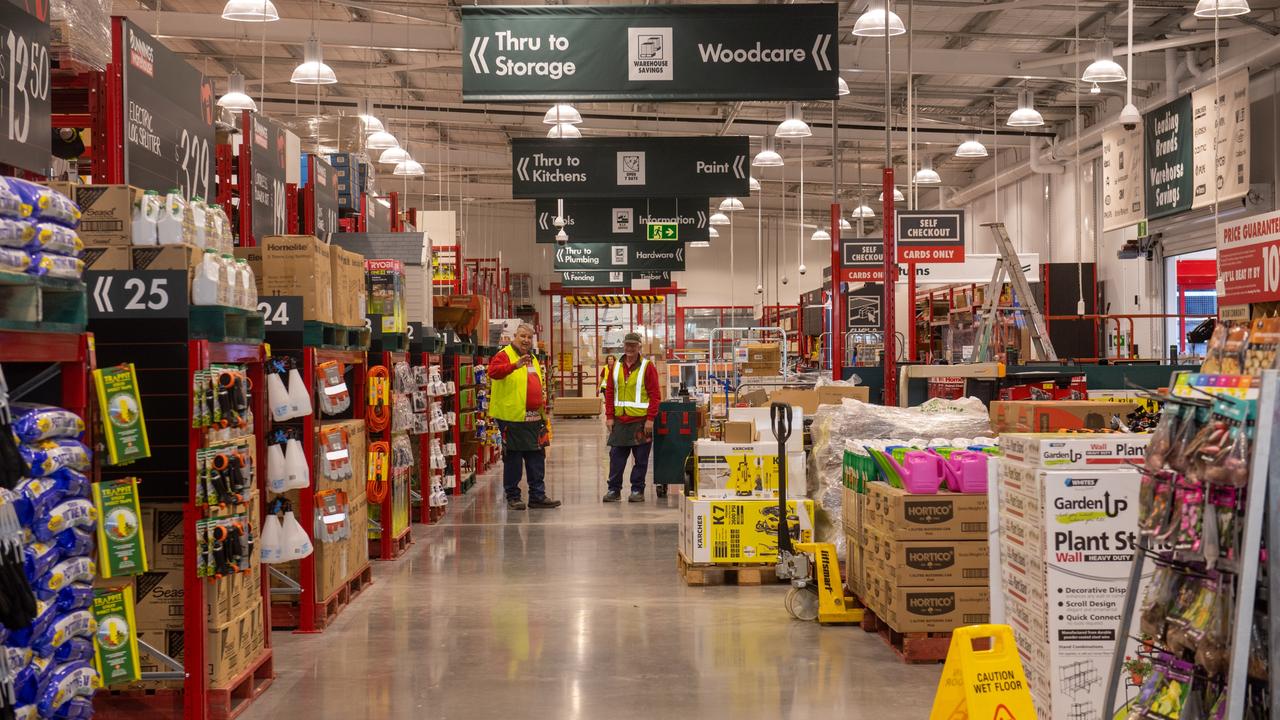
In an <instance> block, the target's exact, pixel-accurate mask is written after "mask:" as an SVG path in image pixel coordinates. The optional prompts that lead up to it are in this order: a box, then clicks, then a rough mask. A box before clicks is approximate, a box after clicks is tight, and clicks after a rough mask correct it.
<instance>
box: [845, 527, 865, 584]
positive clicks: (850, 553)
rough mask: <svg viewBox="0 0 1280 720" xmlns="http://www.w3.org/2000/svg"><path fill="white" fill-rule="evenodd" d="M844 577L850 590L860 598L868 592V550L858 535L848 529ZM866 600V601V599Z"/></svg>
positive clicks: (846, 533)
mask: <svg viewBox="0 0 1280 720" xmlns="http://www.w3.org/2000/svg"><path fill="white" fill-rule="evenodd" d="M844 543H845V563H844V579H845V584H846V585H848V586H849V590H850V591H851V592H852V593H853V594H854V595H855V596H857V597H858V598H863V597H866V593H867V559H866V550H864V549H863V547H862V543H861V541H860V539H859V538H858V536H857V535H855V534H854V533H850V532H848V531H847V530H846V532H845V537H844ZM864 602H865V601H864Z"/></svg>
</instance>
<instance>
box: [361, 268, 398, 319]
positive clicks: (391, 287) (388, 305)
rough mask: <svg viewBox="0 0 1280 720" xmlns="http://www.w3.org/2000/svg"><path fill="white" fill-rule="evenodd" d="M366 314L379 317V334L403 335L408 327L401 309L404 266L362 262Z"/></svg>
mask: <svg viewBox="0 0 1280 720" xmlns="http://www.w3.org/2000/svg"><path fill="white" fill-rule="evenodd" d="M364 271H365V283H366V288H367V290H368V293H369V304H368V311H367V312H368V313H369V314H370V315H381V316H382V332H384V333H404V332H407V331H408V330H407V328H408V324H407V322H408V321H407V320H406V319H405V309H404V303H405V300H404V293H405V290H404V263H402V262H400V261H399V260H372V259H369V260H365V261H364Z"/></svg>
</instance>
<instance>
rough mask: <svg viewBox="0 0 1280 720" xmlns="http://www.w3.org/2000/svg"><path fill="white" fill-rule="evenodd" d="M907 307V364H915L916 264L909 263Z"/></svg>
mask: <svg viewBox="0 0 1280 720" xmlns="http://www.w3.org/2000/svg"><path fill="white" fill-rule="evenodd" d="M907 307H908V308H910V312H908V313H907V318H909V320H908V322H907V332H908V333H910V334H909V335H907V362H915V361H916V360H917V355H916V353H917V352H918V348H917V347H916V342H917V339H916V264H915V263H907Z"/></svg>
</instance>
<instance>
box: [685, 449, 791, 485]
mask: <svg viewBox="0 0 1280 720" xmlns="http://www.w3.org/2000/svg"><path fill="white" fill-rule="evenodd" d="M777 450H778V444H777V443H770V442H758V443H743V444H740V445H739V444H733V443H727V442H718V441H715V440H698V441H696V442H695V443H694V444H693V455H694V458H693V463H694V472H693V478H694V490H695V492H696V494H697V496H698V497H700V498H735V497H756V498H770V497H772V498H776V497H777V496H778V455H777ZM805 490H806V482H805V467H804V452H803V451H800V452H789V453H787V494H788V495H789V496H791V497H804V496H805Z"/></svg>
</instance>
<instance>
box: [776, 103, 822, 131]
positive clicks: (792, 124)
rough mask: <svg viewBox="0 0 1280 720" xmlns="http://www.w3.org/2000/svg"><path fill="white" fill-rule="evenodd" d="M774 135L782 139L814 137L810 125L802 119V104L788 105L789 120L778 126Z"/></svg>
mask: <svg viewBox="0 0 1280 720" xmlns="http://www.w3.org/2000/svg"><path fill="white" fill-rule="evenodd" d="M774 135H776V136H778V137H780V138H807V137H810V136H812V135H813V130H810V129H809V123H806V122H805V121H804V118H803V117H802V113H801V110H800V103H798V102H791V103H787V119H786V120H783V121H782V122H781V123H780V124H779V125H778V129H777V131H775V132H774Z"/></svg>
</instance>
